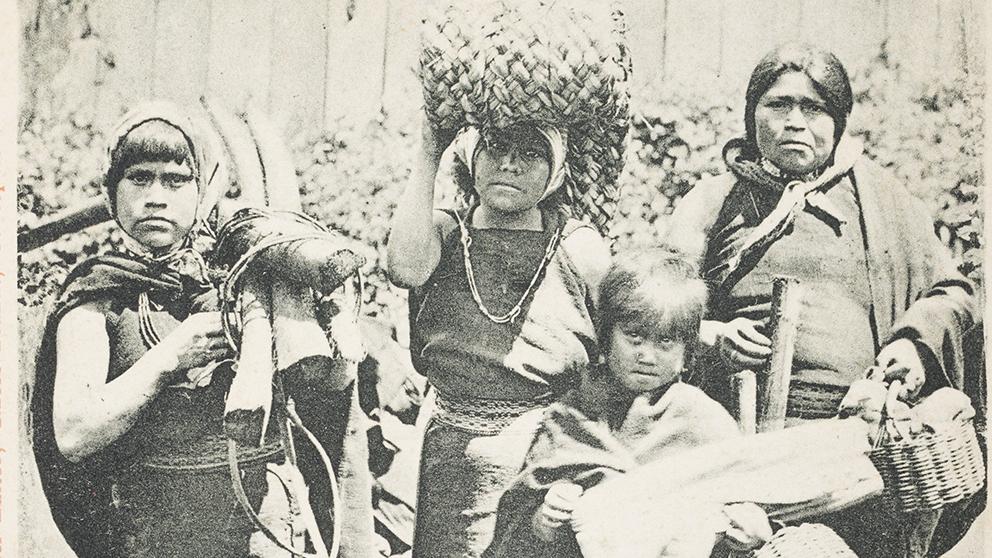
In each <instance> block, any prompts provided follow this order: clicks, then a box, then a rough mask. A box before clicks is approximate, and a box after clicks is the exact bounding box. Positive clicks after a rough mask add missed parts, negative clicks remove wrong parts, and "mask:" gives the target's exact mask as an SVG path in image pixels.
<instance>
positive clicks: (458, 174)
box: [452, 121, 572, 214]
mask: <svg viewBox="0 0 992 558" xmlns="http://www.w3.org/2000/svg"><path fill="white" fill-rule="evenodd" d="M539 125H540V124H539V123H537V122H530V121H524V122H516V123H514V124H513V125H511V126H509V127H507V128H503V129H491V128H484V129H482V130H480V131H479V134H480V138H479V143H478V144H477V145H476V146H475V152H474V153H472V155H471V156H472V160H473V166H475V165H474V161H475V158H476V157H478V155H479V151H480V150H482V149H483V147H485V145H486V142H487V138H488V139H489V140H491V139H492V138H498V137H501V136H508V137H509V138H511V139H512V138H513V136H518V135H521V134H526V133H529V132H537V127H538V126H539ZM537 137H539V138H540V140H541V144H542V145H543V146H544V150H545V157H544V159H545V161H546V162H547V163H548V168H549V170H550V171H551V172H553V171H554V169H552V168H551V165H552V164H553V161H552V156H551V150H552V147H551V144H550V143H548V139H547V138H546V137H544V135H543V134H541V133H539V132H537ZM453 163H454V164H453V168H452V178H453V180H454V182H455V184H457V185H458V187H459V196H460V199H461V200H462V201H463V202H464V203H465V205H469V206H471V205H474V204H475V203H477V202H478V201H479V193H478V192H477V191H476V190H475V177H474V176H472V173H470V172H469V170H468V165H466V164H465V162H463V161H461V160H460V159H459V158H458V157H455V158H454V162H453ZM566 164H567V163H566ZM548 178H549V180H550V174H549V177H548ZM571 180H572V179H571V177H570V176H568V175H567V174H566V176H565V183H564V184H562V187H561V188H558V190H556V191H555V192H552V193H551V194H550V195H548V196H547V197H546V198H544V199H543V200H541V201H539V202H538V204H537V207H538V208H540V209H542V210H547V211H565V212H566V213H569V210H570V206H571V199H570V198H569V192H568V191H569V190H570V189H571V188H569V182H570V181H571ZM569 214H570V213H569Z"/></svg>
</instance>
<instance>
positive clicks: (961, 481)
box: [870, 420, 985, 512]
mask: <svg viewBox="0 0 992 558" xmlns="http://www.w3.org/2000/svg"><path fill="white" fill-rule="evenodd" d="M940 426H941V428H939V429H936V430H935V429H928V430H926V431H924V432H921V433H919V434H915V435H912V436H910V437H908V438H896V437H893V436H891V435H888V434H884V433H883V436H884V437H883V438H882V440H881V443H880V444H879V445H878V447H876V448H875V449H874V450H872V452H871V454H870V457H871V460H872V463H874V464H875V467H876V468H877V469H878V471H879V473H881V475H882V479H883V480H884V482H885V499H886V501H887V502H888V503H889V504H890V505H892V506H893V507H895V508H896V509H898V510H901V511H904V512H912V511H917V510H938V509H941V508H943V507H944V506H947V505H948V504H952V503H954V502H959V501H961V500H964V499H966V498H968V497H970V496H972V495H974V494H976V493H977V492H978V491H979V490H981V489H982V487H983V486H984V485H985V463H984V461H983V459H982V452H981V449H980V448H979V446H978V438H977V436H976V433H975V426H974V424H973V423H972V421H971V420H968V421H955V422H950V423H947V424H944V425H940ZM883 432H887V431H883Z"/></svg>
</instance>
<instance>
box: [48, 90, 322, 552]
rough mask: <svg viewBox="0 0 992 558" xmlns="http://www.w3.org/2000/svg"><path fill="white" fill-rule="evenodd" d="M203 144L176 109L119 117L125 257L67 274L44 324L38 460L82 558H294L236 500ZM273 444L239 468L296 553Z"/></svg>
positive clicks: (211, 198) (111, 152)
mask: <svg viewBox="0 0 992 558" xmlns="http://www.w3.org/2000/svg"><path fill="white" fill-rule="evenodd" d="M207 145H209V142H207V141H206V135H205V128H203V127H197V126H196V124H195V123H194V120H192V119H190V118H189V117H188V116H187V115H185V114H184V113H183V112H182V111H180V110H179V109H178V108H177V107H175V106H173V105H171V104H167V103H163V102H154V103H149V104H145V105H142V106H140V107H138V108H136V109H135V110H134V111H132V112H131V113H129V114H128V115H127V116H126V117H125V118H124V121H123V122H122V123H121V125H120V126H119V127H118V128H117V130H116V132H115V133H114V134H112V135H111V137H110V139H109V142H108V157H107V168H106V174H105V180H104V184H103V186H104V192H105V194H106V198H107V204H108V207H109V209H110V214H111V215H112V217H113V218H114V220H115V221H116V223H117V225H118V227H119V228H120V230H121V231H122V232H123V233H124V234H123V238H124V241H123V244H124V249H123V251H121V252H114V253H109V254H106V255H102V256H98V257H95V258H93V259H90V260H88V261H85V262H83V263H82V264H80V265H79V266H77V267H76V268H75V269H73V270H72V272H71V273H70V275H69V277H68V279H67V280H66V282H65V284H64V286H63V287H62V290H61V293H60V295H59V298H58V301H57V303H56V305H55V309H54V311H53V313H52V315H51V317H50V319H49V322H48V326H47V329H46V333H45V337H44V339H43V344H42V347H41V351H40V353H39V358H38V366H37V372H36V374H37V380H36V389H35V394H34V396H33V400H32V415H33V428H34V449H35V455H36V458H37V462H38V466H39V472H40V473H41V479H42V485H43V488H44V490H45V493H46V495H47V496H48V498H49V502H50V504H51V507H52V512H53V516H54V518H55V520H56V523H57V524H58V525H59V528H60V529H61V531H62V533H63V534H64V535H65V537H66V540H67V541H68V542H69V543H70V546H72V547H73V549H74V550H75V551H76V552H77V553H78V554H79V555H80V556H100V557H105V556H189V555H199V556H245V555H248V554H249V553H250V554H251V555H253V556H257V555H288V554H286V553H284V552H282V551H277V549H275V547H274V546H273V545H272V544H271V543H270V542H269V541H267V540H265V537H263V536H262V535H261V533H259V532H258V531H257V529H256V528H255V526H254V525H252V524H251V522H250V521H249V518H248V516H247V515H246V514H245V512H244V510H242V509H241V505H240V504H239V503H238V502H237V501H236V499H235V496H234V493H233V491H232V489H231V479H230V473H229V471H228V461H227V459H228V457H227V447H226V445H225V443H224V437H223V432H224V431H223V409H224V398H225V394H226V393H227V389H228V387H229V385H230V382H231V378H232V377H233V369H232V367H231V363H232V360H231V357H232V353H231V351H230V349H229V347H228V346H227V343H226V341H225V337H224V335H223V332H222V327H221V318H220V313H219V311H218V301H219V299H218V292H217V289H216V288H215V286H214V285H213V284H212V282H211V277H210V275H209V273H208V268H207V265H206V263H205V262H204V259H203V256H202V255H201V253H200V252H199V251H198V249H202V248H203V246H201V245H200V241H201V240H203V239H206V240H207V241H208V242H209V239H210V236H211V233H210V228H209V226H208V225H207V220H208V218H209V217H210V214H211V211H212V209H213V207H214V203H215V201H216V196H217V191H216V190H217V185H216V184H215V183H214V182H213V181H212V178H213V176H214V173H215V172H217V170H218V168H219V167H218V163H217V162H216V160H210V159H209V158H208V156H216V155H217V154H216V153H207V152H206V151H207V149H206V146H207ZM195 244H196V246H194V245H195ZM269 432H270V433H277V432H278V429H277V428H270V429H269ZM270 438H272V439H268V440H266V442H265V443H264V444H263V445H262V446H261V447H259V448H251V449H247V450H244V451H241V452H240V453H239V455H238V456H237V459H238V461H239V464H240V467H241V470H242V471H243V472H244V478H243V484H244V486H245V488H246V492H247V494H248V498H249V500H250V501H251V502H252V503H253V504H254V505H255V506H258V507H260V512H261V515H262V516H263V517H265V518H266V520H267V521H268V522H269V523H268V526H269V527H270V528H271V529H272V531H274V532H275V533H277V534H278V535H280V536H282V537H284V540H290V539H289V537H290V535H291V532H292V526H291V524H290V521H291V516H290V513H289V507H288V501H287V499H286V498H285V493H284V492H283V491H282V490H281V489H278V490H277V491H271V490H269V487H268V485H267V483H268V482H270V481H271V480H272V479H271V477H270V476H267V474H266V471H267V468H268V467H278V466H279V464H280V463H281V462H282V461H283V452H282V447H281V446H280V444H279V443H278V439H275V438H274V437H270ZM284 477H286V478H289V477H292V475H284ZM290 482H294V481H293V480H291V481H290ZM297 482H298V481H297ZM280 498H281V501H280ZM303 504H304V505H305V502H304V503H303Z"/></svg>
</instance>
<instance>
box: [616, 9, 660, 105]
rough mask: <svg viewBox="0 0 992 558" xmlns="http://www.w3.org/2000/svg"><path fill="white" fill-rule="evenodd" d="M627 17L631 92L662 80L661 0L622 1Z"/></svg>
mask: <svg viewBox="0 0 992 558" xmlns="http://www.w3.org/2000/svg"><path fill="white" fill-rule="evenodd" d="M623 7H624V12H625V15H626V16H627V27H628V30H627V41H628V42H629V43H630V56H631V63H632V64H633V66H634V73H633V76H632V79H633V91H634V92H637V91H640V90H642V89H644V88H645V87H646V86H647V85H648V84H651V83H653V82H655V81H656V80H660V79H662V77H661V76H662V74H663V73H664V60H663V56H664V44H663V43H664V29H665V14H664V11H665V10H664V2H663V1H662V0H628V1H627V2H624V4H623Z"/></svg>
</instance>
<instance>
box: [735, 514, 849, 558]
mask: <svg viewBox="0 0 992 558" xmlns="http://www.w3.org/2000/svg"><path fill="white" fill-rule="evenodd" d="M731 556H732V558H744V557H748V558H858V557H857V554H855V553H854V551H853V550H851V547H849V546H847V543H845V542H844V539H842V538H840V535H838V534H837V533H835V532H834V531H833V529H831V528H830V527H827V526H826V525H822V524H820V523H803V524H801V525H798V526H795V527H785V528H782V529H780V530H779V531H778V532H777V533H775V536H773V537H772V538H771V539H769V540H768V542H766V543H765V544H764V545H763V546H762V547H761V548H759V549H757V550H755V551H753V552H750V553H746V554H745V553H741V552H733V553H731Z"/></svg>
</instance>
